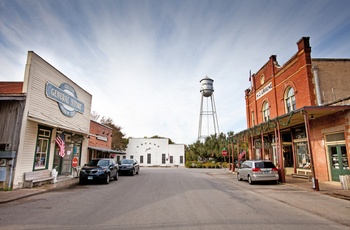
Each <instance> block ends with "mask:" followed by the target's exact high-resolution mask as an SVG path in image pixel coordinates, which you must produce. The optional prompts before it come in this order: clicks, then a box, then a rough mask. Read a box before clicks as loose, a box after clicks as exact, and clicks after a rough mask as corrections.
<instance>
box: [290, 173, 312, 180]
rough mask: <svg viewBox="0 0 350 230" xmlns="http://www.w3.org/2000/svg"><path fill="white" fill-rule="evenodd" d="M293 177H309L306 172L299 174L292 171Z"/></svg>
mask: <svg viewBox="0 0 350 230" xmlns="http://www.w3.org/2000/svg"><path fill="white" fill-rule="evenodd" d="M292 177H293V178H296V177H297V178H304V179H309V175H306V174H299V173H292Z"/></svg>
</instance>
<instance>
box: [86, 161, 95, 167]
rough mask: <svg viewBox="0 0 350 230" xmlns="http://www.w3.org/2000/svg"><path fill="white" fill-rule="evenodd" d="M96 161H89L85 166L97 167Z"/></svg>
mask: <svg viewBox="0 0 350 230" xmlns="http://www.w3.org/2000/svg"><path fill="white" fill-rule="evenodd" d="M97 163H98V160H91V161H90V162H89V163H88V164H87V165H88V166H97Z"/></svg>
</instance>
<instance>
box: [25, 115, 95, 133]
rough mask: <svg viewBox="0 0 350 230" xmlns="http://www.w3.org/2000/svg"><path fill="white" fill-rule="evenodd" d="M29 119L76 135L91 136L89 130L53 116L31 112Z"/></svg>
mask: <svg viewBox="0 0 350 230" xmlns="http://www.w3.org/2000/svg"><path fill="white" fill-rule="evenodd" d="M27 119H28V120H31V121H34V122H38V123H41V124H45V125H48V126H51V127H54V128H59V129H65V130H69V131H72V132H75V133H80V134H85V135H89V130H88V129H86V128H82V127H80V126H78V125H76V124H73V123H70V122H68V121H67V120H62V119H59V118H57V117H55V116H52V115H51V116H48V115H45V114H43V113H34V112H33V111H29V112H28V117H27Z"/></svg>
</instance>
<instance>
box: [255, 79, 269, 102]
mask: <svg viewBox="0 0 350 230" xmlns="http://www.w3.org/2000/svg"><path fill="white" fill-rule="evenodd" d="M271 90H272V82H270V83H269V84H267V85H266V86H264V88H262V89H261V90H259V91H258V92H257V93H256V99H259V98H260V97H262V96H264V95H265V94H266V93H268V92H270V91H271Z"/></svg>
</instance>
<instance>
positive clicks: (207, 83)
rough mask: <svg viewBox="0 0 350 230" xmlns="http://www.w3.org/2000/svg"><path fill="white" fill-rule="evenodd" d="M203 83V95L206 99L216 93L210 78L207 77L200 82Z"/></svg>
mask: <svg viewBox="0 0 350 230" xmlns="http://www.w3.org/2000/svg"><path fill="white" fill-rule="evenodd" d="M199 82H200V83H201V91H200V92H201V94H202V95H203V96H204V97H210V96H211V95H212V94H213V92H214V87H213V82H214V80H213V79H210V78H209V77H205V78H203V79H202V80H200V81H199Z"/></svg>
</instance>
